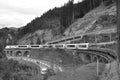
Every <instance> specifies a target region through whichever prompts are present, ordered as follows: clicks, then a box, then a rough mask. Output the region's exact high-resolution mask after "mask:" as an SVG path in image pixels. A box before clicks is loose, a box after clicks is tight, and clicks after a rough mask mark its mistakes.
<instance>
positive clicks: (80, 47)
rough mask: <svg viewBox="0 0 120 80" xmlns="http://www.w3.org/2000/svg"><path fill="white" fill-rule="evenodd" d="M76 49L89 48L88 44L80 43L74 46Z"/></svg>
mask: <svg viewBox="0 0 120 80" xmlns="http://www.w3.org/2000/svg"><path fill="white" fill-rule="evenodd" d="M76 47H77V49H88V48H89V43H80V44H76Z"/></svg>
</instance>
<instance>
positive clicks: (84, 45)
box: [5, 43, 89, 49]
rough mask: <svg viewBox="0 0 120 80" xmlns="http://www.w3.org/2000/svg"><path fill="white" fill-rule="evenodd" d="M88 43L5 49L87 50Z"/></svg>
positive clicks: (15, 46) (20, 46) (24, 46)
mask: <svg viewBox="0 0 120 80" xmlns="http://www.w3.org/2000/svg"><path fill="white" fill-rule="evenodd" d="M88 47H89V43H80V44H44V45H8V46H6V47H5V49H12V48H13V49H15V48H19V49H27V48H31V49H39V48H60V49H88Z"/></svg>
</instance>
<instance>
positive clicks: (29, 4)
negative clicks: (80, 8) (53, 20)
mask: <svg viewBox="0 0 120 80" xmlns="http://www.w3.org/2000/svg"><path fill="white" fill-rule="evenodd" d="M68 1H69V0H0V28H3V27H17V28H18V27H22V26H24V25H26V24H27V23H29V22H30V21H31V20H33V19H35V17H40V16H41V15H42V14H43V13H44V12H46V11H47V10H49V9H52V8H54V7H61V6H63V5H64V3H67V2H68ZM78 1H79V2H80V1H81V0H74V3H77V2H78Z"/></svg>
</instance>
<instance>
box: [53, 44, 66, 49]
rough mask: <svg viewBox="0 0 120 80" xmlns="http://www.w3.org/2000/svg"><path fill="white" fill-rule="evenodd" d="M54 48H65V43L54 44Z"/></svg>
mask: <svg viewBox="0 0 120 80" xmlns="http://www.w3.org/2000/svg"><path fill="white" fill-rule="evenodd" d="M53 48H60V49H64V48H65V44H54V45H53Z"/></svg>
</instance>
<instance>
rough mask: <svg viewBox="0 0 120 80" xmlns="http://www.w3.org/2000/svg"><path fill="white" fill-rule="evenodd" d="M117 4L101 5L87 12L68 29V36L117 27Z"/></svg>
mask: <svg viewBox="0 0 120 80" xmlns="http://www.w3.org/2000/svg"><path fill="white" fill-rule="evenodd" d="M116 22H117V20H116V6H115V4H111V5H109V6H104V5H100V6H99V7H97V8H96V9H94V10H92V11H90V12H89V13H87V14H86V15H85V16H84V17H83V18H80V19H78V20H77V21H76V22H74V23H73V24H72V25H71V26H70V27H69V28H68V29H67V30H66V31H65V33H64V34H65V35H66V36H71V35H77V34H81V33H88V32H89V33H90V32H93V31H94V32H98V31H100V30H106V29H115V28H116Z"/></svg>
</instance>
